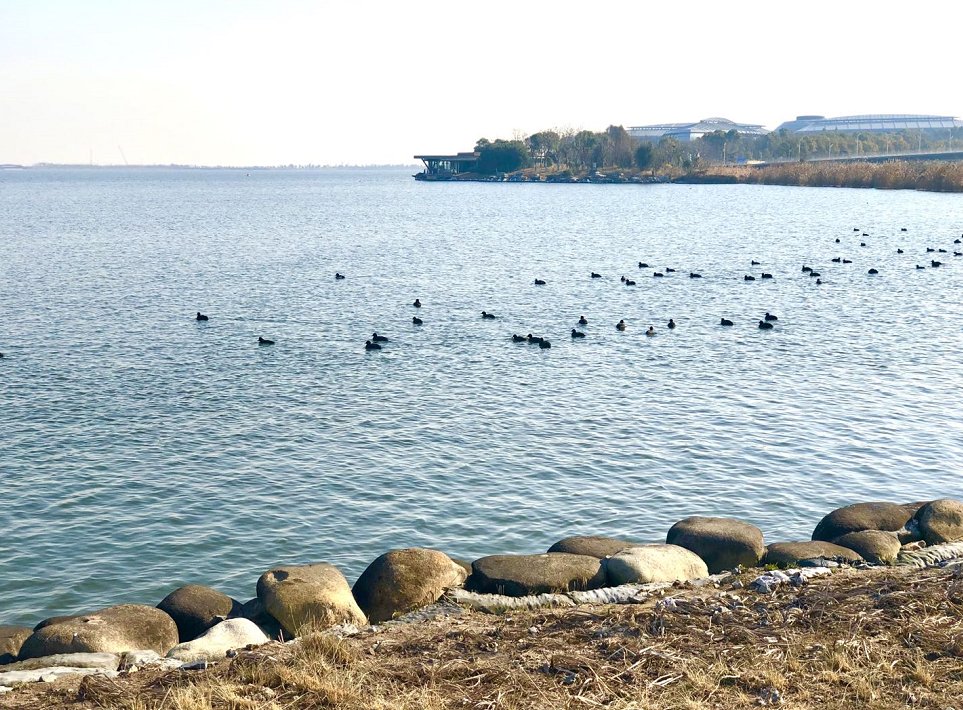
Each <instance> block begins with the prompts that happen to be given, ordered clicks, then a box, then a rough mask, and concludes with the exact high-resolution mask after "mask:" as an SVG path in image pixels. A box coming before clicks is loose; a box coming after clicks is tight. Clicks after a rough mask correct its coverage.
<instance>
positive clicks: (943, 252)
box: [936, 249, 946, 254]
mask: <svg viewBox="0 0 963 710" xmlns="http://www.w3.org/2000/svg"><path fill="white" fill-rule="evenodd" d="M936 251H938V252H939V253H940V254H945V253H946V249H937V250H936Z"/></svg>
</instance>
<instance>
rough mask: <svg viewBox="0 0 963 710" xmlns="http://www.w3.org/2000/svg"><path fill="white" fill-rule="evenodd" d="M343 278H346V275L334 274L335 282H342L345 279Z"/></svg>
mask: <svg viewBox="0 0 963 710" xmlns="http://www.w3.org/2000/svg"><path fill="white" fill-rule="evenodd" d="M343 278H344V274H339V273H338V272H337V271H335V272H334V280H335V281H340V280H341V279H343Z"/></svg>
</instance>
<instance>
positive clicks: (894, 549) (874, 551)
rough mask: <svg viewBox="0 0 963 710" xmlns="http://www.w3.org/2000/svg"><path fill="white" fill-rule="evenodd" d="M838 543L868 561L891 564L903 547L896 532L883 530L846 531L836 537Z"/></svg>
mask: <svg viewBox="0 0 963 710" xmlns="http://www.w3.org/2000/svg"><path fill="white" fill-rule="evenodd" d="M836 544H837V545H842V546H843V547H848V548H849V549H850V550H853V551H854V552H856V553H858V554H859V556H860V557H862V558H863V559H864V560H866V561H867V562H872V563H873V564H874V565H891V564H893V563H894V562H896V557H897V555H899V551H900V550H901V549H902V547H903V546H902V545H900V542H899V538H898V537H897V536H896V533H895V532H883V531H882V530H860V531H859V532H851V533H846V534H845V535H843V536H842V537H840V538H837V539H836Z"/></svg>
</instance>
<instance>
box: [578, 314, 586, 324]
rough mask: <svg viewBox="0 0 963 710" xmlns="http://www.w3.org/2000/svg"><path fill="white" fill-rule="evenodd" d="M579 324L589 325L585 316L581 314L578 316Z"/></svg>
mask: <svg viewBox="0 0 963 710" xmlns="http://www.w3.org/2000/svg"><path fill="white" fill-rule="evenodd" d="M578 324H579V325H588V321H587V320H585V316H579V317H578Z"/></svg>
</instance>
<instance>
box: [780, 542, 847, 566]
mask: <svg viewBox="0 0 963 710" xmlns="http://www.w3.org/2000/svg"><path fill="white" fill-rule="evenodd" d="M820 558H822V559H826V560H833V561H838V562H846V563H851V562H861V561H862V559H863V558H862V557H860V555H859V553H858V552H854V551H853V550H850V549H849V548H848V547H843V546H842V545H834V544H833V543H831V542H824V541H822V540H804V541H800V542H774V543H772V544H771V545H769V547H767V548H766V557H765V560H764V561H765V564H767V565H777V566H779V567H796V566H797V565H798V564H799V563H800V562H801V561H803V560H815V559H820Z"/></svg>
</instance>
